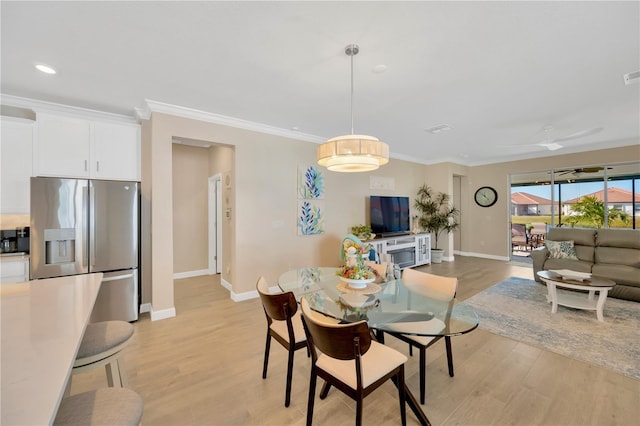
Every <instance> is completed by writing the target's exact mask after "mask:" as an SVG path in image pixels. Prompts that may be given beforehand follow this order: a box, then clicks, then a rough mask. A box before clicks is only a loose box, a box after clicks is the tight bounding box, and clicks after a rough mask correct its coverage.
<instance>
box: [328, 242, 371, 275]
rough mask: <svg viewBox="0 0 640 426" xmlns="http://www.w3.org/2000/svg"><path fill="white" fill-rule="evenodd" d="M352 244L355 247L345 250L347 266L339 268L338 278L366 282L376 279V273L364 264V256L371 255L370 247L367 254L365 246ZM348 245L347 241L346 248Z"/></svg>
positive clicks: (351, 246)
mask: <svg viewBox="0 0 640 426" xmlns="http://www.w3.org/2000/svg"><path fill="white" fill-rule="evenodd" d="M351 243H353V245H350V246H349V247H348V248H345V253H346V259H345V264H344V266H342V267H341V268H338V271H337V272H336V274H337V275H338V276H341V277H343V278H348V279H351V280H366V279H371V278H375V277H376V274H375V272H374V271H373V270H372V269H371V268H369V267H368V266H367V265H365V264H364V261H365V258H364V257H363V254H364V253H369V250H370V247H369V248H368V249H367V251H366V252H365V251H364V246H358V244H355V243H354V242H353V241H351ZM346 244H347V242H346V241H345V246H346Z"/></svg>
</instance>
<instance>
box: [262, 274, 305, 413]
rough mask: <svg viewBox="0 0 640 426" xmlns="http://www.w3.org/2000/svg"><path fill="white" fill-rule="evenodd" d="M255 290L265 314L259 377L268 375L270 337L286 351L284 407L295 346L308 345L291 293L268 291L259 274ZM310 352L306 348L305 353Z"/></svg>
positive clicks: (288, 393)
mask: <svg viewBox="0 0 640 426" xmlns="http://www.w3.org/2000/svg"><path fill="white" fill-rule="evenodd" d="M256 289H257V290H258V294H259V295H260V300H261V301H262V307H263V309H264V314H265V316H266V317H267V341H266V344H265V348H264V366H263V368H262V378H263V379H266V378H267V366H268V364H269V349H270V347H271V338H272V337H273V338H274V339H275V340H276V341H277V342H278V343H280V344H281V345H282V346H283V347H284V348H285V349H286V350H287V351H289V358H288V362H287V387H286V391H285V398H284V406H285V407H288V406H289V404H290V402H291V379H292V377H293V356H294V354H295V351H297V350H298V349H302V348H306V347H307V340H306V337H305V333H304V328H303V327H302V322H301V320H300V312H299V311H298V303H297V302H296V299H295V296H294V295H293V293H292V292H290V291H289V292H286V293H271V292H270V290H269V284H268V283H267V280H266V279H265V278H264V277H260V278H259V279H258V282H257V284H256ZM308 353H309V352H308V351H307V354H308Z"/></svg>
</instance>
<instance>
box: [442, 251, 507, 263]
mask: <svg viewBox="0 0 640 426" xmlns="http://www.w3.org/2000/svg"><path fill="white" fill-rule="evenodd" d="M454 253H455V254H458V255H460V256H469V257H480V258H482V259H492V260H503V261H505V262H506V261H508V260H510V259H509V256H495V255H492V254H484V253H474V252H464V251H455V252H454Z"/></svg>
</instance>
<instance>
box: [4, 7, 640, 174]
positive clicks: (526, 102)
mask: <svg viewBox="0 0 640 426" xmlns="http://www.w3.org/2000/svg"><path fill="white" fill-rule="evenodd" d="M1 15H2V16H1V18H2V28H1V31H2V34H1V35H2V51H1V54H2V64H1V66H2V69H1V71H2V74H1V91H2V94H4V95H13V96H19V97H26V98H33V99H38V100H44V101H49V102H55V103H61V104H65V105H73V106H78V107H84V108H90V109H95V110H100V111H107V112H113V113H118V114H126V115H133V114H134V112H133V111H134V108H136V107H141V106H143V105H144V101H145V99H147V100H152V101H157V102H163V103H167V104H172V105H178V106H182V107H187V108H193V109H196V110H202V111H206V112H210V113H215V114H220V115H224V116H228V117H233V118H237V119H242V120H247V121H250V122H255V123H261V124H264V125H268V126H273V127H277V128H282V129H285V130H286V131H291V132H292V134H296V132H299V133H300V137H301V138H302V139H305V140H315V141H320V140H322V139H324V138H329V137H333V136H337V135H341V134H345V133H350V132H351V122H350V86H349V85H350V60H349V57H348V56H346V55H345V53H344V48H345V46H346V45H348V44H350V43H357V44H358V45H359V46H360V54H358V55H357V56H355V58H354V64H355V76H354V81H355V88H354V90H355V95H354V96H355V103H354V120H355V133H359V134H369V135H373V136H376V137H378V138H379V139H381V140H383V141H385V142H387V143H388V144H389V146H390V149H391V152H392V157H394V158H402V159H411V160H413V161H417V162H424V163H426V164H430V163H436V162H441V161H453V162H456V163H459V164H467V165H477V164H487V163H494V162H501V161H508V160H513V159H520V158H535V157H541V156H547V155H557V154H563V153H568V152H578V151H586V150H592V149H599V148H606V147H615V146H626V145H632V144H639V143H640V84H633V85H628V86H626V85H625V84H624V82H623V75H624V74H626V73H629V72H633V71H637V70H640V2H637V1H630V2H611V1H603V2H595V1H586V2H582V1H570V2H561V1H554V2H526V1H518V2H482V1H476V2H436V1H432V2H351V1H343V2H269V1H262V2H238V1H235V2H148V1H140V2H110V1H108V2H57V1H46V2H12V1H4V0H3V1H2V3H1ZM36 62H44V63H47V64H50V65H52V66H53V67H55V68H57V70H58V74H57V75H55V76H49V75H45V74H42V73H40V72H38V71H36V70H35V68H34V67H33V64H34V63H36ZM378 65H384V66H386V72H383V73H376V72H374V67H376V66H378ZM440 124H448V125H449V126H451V127H452V128H453V129H452V130H450V131H448V132H443V133H439V134H432V133H429V132H427V131H426V130H425V129H427V128H431V127H433V126H436V125H440ZM545 126H553V130H551V131H550V132H549V134H548V135H547V134H546V133H545V132H544V131H543V130H542V129H543V128H544V127H545ZM597 127H603V128H604V130H603V131H601V132H599V133H596V134H592V135H590V136H586V137H582V138H578V139H574V140H572V141H567V142H561V144H562V145H564V148H562V149H560V150H556V151H549V150H547V149H546V148H544V147H542V146H537V145H535V143H537V142H543V141H544V140H545V138H547V136H549V137H551V138H558V137H564V136H567V135H571V134H574V133H576V132H579V131H582V130H587V129H593V128H597ZM309 135H311V136H309ZM314 136H315V137H314Z"/></svg>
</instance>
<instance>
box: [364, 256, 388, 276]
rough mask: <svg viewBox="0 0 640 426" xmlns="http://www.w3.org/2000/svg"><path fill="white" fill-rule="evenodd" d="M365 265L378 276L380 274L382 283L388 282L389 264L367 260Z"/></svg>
mask: <svg viewBox="0 0 640 426" xmlns="http://www.w3.org/2000/svg"><path fill="white" fill-rule="evenodd" d="M364 264H365V265H367V266H368V267H369V268H371V269H373V270H374V271H375V272H376V274H378V276H379V277H380V279H381V281H386V280H387V270H388V268H389V266H390V265H389V264H388V263H386V262H385V263H376V262H373V261H371V260H365V262H364ZM376 281H377V280H376Z"/></svg>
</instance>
